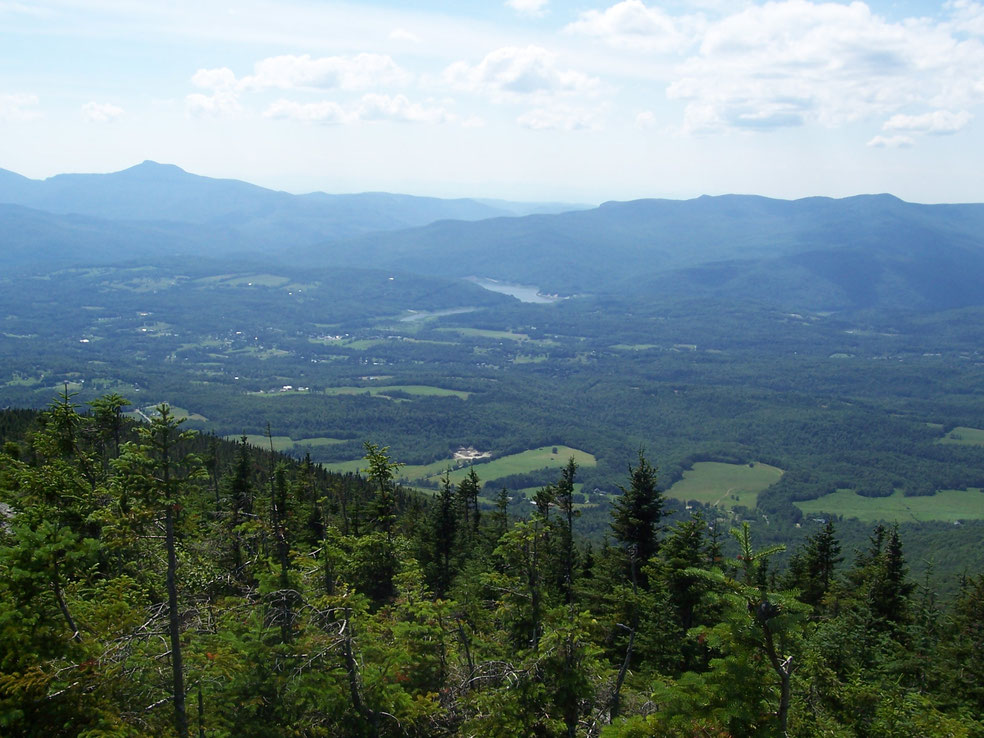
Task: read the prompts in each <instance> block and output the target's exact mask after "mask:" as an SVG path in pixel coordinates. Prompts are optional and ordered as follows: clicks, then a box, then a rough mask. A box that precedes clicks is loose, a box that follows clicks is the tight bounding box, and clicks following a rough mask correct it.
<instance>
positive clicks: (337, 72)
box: [191, 54, 409, 93]
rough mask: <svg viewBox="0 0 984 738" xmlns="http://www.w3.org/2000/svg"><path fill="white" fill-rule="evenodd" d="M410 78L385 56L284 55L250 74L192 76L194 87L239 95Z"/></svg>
mask: <svg viewBox="0 0 984 738" xmlns="http://www.w3.org/2000/svg"><path fill="white" fill-rule="evenodd" d="M408 79H409V75H408V74H407V73H406V72H405V71H404V70H403V69H401V68H400V67H399V66H398V65H397V64H396V62H394V61H393V59H392V58H391V57H389V56H386V55H384V54H356V55H354V56H322V57H312V56H310V55H309V54H302V55H300V56H297V55H293V54H285V55H282V56H271V57H268V58H266V59H261V60H260V61H258V62H256V64H254V65H253V74H251V75H247V76H245V77H238V78H237V77H236V74H235V73H234V72H233V71H232V70H231V69H229V68H228V67H218V68H214V69H199V70H198V71H197V72H195V74H194V75H192V78H191V82H192V84H193V85H195V86H196V87H200V88H203V89H207V90H213V91H221V92H229V93H239V92H244V91H253V92H255V91H261V90H268V89H279V90H295V89H313V90H335V89H341V90H364V89H368V88H370V87H376V86H381V85H391V84H402V83H404V82H406V81H407V80H408Z"/></svg>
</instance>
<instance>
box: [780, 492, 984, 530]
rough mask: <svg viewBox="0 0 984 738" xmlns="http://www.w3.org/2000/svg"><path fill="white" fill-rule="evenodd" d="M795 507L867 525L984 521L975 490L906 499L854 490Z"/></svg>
mask: <svg viewBox="0 0 984 738" xmlns="http://www.w3.org/2000/svg"><path fill="white" fill-rule="evenodd" d="M795 505H796V507H798V508H799V509H800V510H802V511H803V512H804V513H805V514H806V515H821V514H823V513H833V514H836V515H841V516H843V517H845V518H857V519H858V520H863V521H865V522H874V521H876V520H884V521H888V522H894V521H897V522H900V523H911V522H913V521H919V522H922V521H931V520H936V521H943V522H953V521H955V520H984V493H982V491H981V490H980V489H978V488H976V487H971V488H970V489H964V490H960V489H944V490H940V491H939V492H937V493H936V494H935V495H930V496H927V497H906V496H905V495H904V494H902V490H895V493H894V494H892V495H891V496H889V497H863V496H861V495H859V494H858V493H857V492H855V491H854V490H852V489H839V490H837V491H836V492H832V493H831V494H829V495H824V496H823V497H818V498H817V499H815V500H804V501H803V502H797V503H795Z"/></svg>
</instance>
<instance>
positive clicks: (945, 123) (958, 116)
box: [882, 110, 973, 135]
mask: <svg viewBox="0 0 984 738" xmlns="http://www.w3.org/2000/svg"><path fill="white" fill-rule="evenodd" d="M972 117H973V116H972V115H971V114H970V113H968V112H967V111H965V110H962V111H960V112H959V113H951V112H950V111H949V110H935V111H933V112H932V113H923V114H922V115H902V114H899V115H893V116H892V117H891V118H889V119H888V120H887V121H885V125H883V126H882V129H883V130H886V131H909V132H912V133H932V134H936V135H946V134H949V133H956V132H957V131H959V130H960V129H961V128H963V127H964V126H966V125H967V124H968V123H969V122H970V119H971V118H972Z"/></svg>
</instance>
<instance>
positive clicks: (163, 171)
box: [117, 159, 188, 177]
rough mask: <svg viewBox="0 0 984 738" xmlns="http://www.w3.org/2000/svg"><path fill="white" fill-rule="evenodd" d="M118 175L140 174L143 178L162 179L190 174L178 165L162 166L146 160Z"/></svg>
mask: <svg viewBox="0 0 984 738" xmlns="http://www.w3.org/2000/svg"><path fill="white" fill-rule="evenodd" d="M117 174H139V175H141V176H153V177H160V176H161V175H167V174H172V175H173V174H188V172H186V171H185V170H184V169H182V168H181V167H179V166H178V165H176V164H161V163H160V162H156V161H153V160H152V159H145V160H144V161H142V162H140V163H139V164H136V165H135V166H132V167H130V168H129V169H124V170H123V171H121V172H117Z"/></svg>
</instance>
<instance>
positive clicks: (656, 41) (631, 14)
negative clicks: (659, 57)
mask: <svg viewBox="0 0 984 738" xmlns="http://www.w3.org/2000/svg"><path fill="white" fill-rule="evenodd" d="M699 23H700V19H699V18H695V17H692V16H684V17H680V18H674V17H672V16H670V15H668V14H667V13H665V12H664V11H663V10H661V9H660V8H657V7H655V6H654V7H649V6H647V5H646V4H645V3H643V2H642V1H641V0H624V2H620V3H618V4H616V5H612V6H611V7H610V8H607V9H606V10H602V11H599V10H589V11H586V12H583V13H581V16H580V18H579V19H578V20H577V21H575V22H574V23H571V24H570V25H568V26H567V27H566V28H565V29H564V30H566V31H567V32H569V33H576V34H581V35H585V36H592V37H594V38H597V39H599V40H601V41H604V42H606V43H608V44H611V45H613V46H616V47H618V48H631V49H638V50H642V51H655V52H662V53H668V52H678V51H681V50H683V49H685V48H687V47H688V46H690V45H691V44H692V43H693V40H694V38H695V36H694V34H695V31H696V28H697V26H698V25H699Z"/></svg>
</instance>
